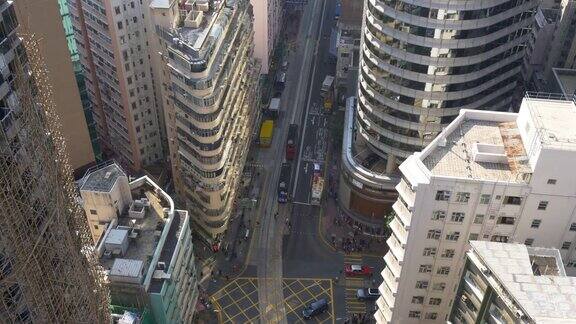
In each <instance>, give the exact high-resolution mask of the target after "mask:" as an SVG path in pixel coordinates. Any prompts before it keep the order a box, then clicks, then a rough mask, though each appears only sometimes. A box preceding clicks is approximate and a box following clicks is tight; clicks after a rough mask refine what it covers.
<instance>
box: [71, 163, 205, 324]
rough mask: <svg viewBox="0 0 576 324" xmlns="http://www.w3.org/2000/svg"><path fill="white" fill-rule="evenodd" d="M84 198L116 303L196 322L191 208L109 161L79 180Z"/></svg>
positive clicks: (164, 323) (161, 320) (163, 318)
mask: <svg viewBox="0 0 576 324" xmlns="http://www.w3.org/2000/svg"><path fill="white" fill-rule="evenodd" d="M80 193H81V196H82V204H83V206H84V209H85V211H86V217H87V218H88V222H89V224H90V227H91V230H92V233H93V234H94V233H97V234H98V235H96V240H95V247H96V248H95V249H96V253H97V255H98V256H99V257H100V263H101V265H102V266H103V268H104V270H105V272H106V275H107V278H108V282H109V287H110V295H111V296H110V297H111V302H112V305H116V306H122V307H128V308H131V309H139V310H150V311H151V313H152V315H153V317H154V321H155V323H158V324H168V323H192V318H193V316H194V310H195V307H196V301H197V299H198V277H197V272H198V271H197V269H196V260H195V258H194V249H193V245H192V232H191V229H190V221H189V217H188V212H187V211H184V210H176V209H174V201H173V200H172V198H171V197H170V196H169V195H168V194H166V193H165V192H164V191H163V190H162V188H160V187H159V186H158V185H157V184H156V183H154V182H153V181H152V180H151V179H150V178H149V177H147V176H144V177H141V178H138V179H135V180H133V181H132V182H128V177H127V175H126V173H125V172H124V171H123V170H122V168H121V167H120V166H119V165H118V164H116V163H115V162H113V163H106V164H103V165H100V166H98V167H95V168H93V169H91V170H89V171H88V172H87V173H86V175H85V177H84V178H83V179H82V180H81V181H80Z"/></svg>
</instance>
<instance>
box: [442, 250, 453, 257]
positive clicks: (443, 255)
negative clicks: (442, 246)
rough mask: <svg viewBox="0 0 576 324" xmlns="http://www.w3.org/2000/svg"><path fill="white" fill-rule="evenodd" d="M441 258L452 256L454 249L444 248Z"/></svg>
mask: <svg viewBox="0 0 576 324" xmlns="http://www.w3.org/2000/svg"><path fill="white" fill-rule="evenodd" d="M442 257H443V258H450V259H451V258H453V257H454V249H446V250H444V252H442Z"/></svg>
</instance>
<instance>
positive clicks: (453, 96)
mask: <svg viewBox="0 0 576 324" xmlns="http://www.w3.org/2000/svg"><path fill="white" fill-rule="evenodd" d="M361 65H362V66H361V70H362V71H363V73H364V75H367V76H368V77H370V79H371V80H372V81H373V82H375V83H377V84H378V85H380V86H382V87H383V88H386V89H389V90H390V91H393V92H395V93H398V94H401V95H403V96H407V97H412V98H426V99H429V100H459V99H464V98H467V97H471V96H473V95H475V94H478V93H480V92H482V91H484V90H486V89H488V88H490V87H492V86H494V85H496V84H498V83H499V82H501V81H504V80H506V79H508V78H511V77H513V76H516V75H518V74H519V73H520V72H521V71H522V66H518V67H516V68H513V69H512V70H510V71H508V72H505V73H503V74H500V75H499V76H498V77H496V78H493V79H491V80H490V81H487V82H484V83H482V84H481V85H479V86H476V87H474V88H470V89H466V90H460V91H451V92H446V91H423V90H415V89H411V88H408V87H404V86H401V85H398V84H396V83H394V82H390V81H388V80H386V79H384V78H382V77H380V76H377V75H375V74H374V72H373V71H371V70H370V68H368V66H366V65H365V64H364V63H361Z"/></svg>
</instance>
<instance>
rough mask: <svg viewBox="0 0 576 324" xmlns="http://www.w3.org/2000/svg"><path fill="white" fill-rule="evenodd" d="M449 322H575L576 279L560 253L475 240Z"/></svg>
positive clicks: (519, 245) (552, 250) (531, 323)
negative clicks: (565, 268)
mask: <svg viewBox="0 0 576 324" xmlns="http://www.w3.org/2000/svg"><path fill="white" fill-rule="evenodd" d="M470 247H471V248H470V250H469V251H468V252H467V253H466V259H465V267H464V271H462V275H461V276H460V284H459V287H458V292H457V293H456V298H455V299H454V303H453V306H452V312H451V315H450V318H449V320H450V322H451V323H454V324H461V323H502V324H516V323H518V324H535V323H576V317H575V316H574V312H576V277H567V276H566V273H565V271H564V264H563V263H562V259H561V258H560V252H559V251H558V250H557V249H548V248H532V247H528V246H525V245H522V244H512V243H496V242H482V241H472V242H470Z"/></svg>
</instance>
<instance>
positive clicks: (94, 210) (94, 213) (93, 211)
mask: <svg viewBox="0 0 576 324" xmlns="http://www.w3.org/2000/svg"><path fill="white" fill-rule="evenodd" d="M90 214H91V215H98V211H96V209H90Z"/></svg>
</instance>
